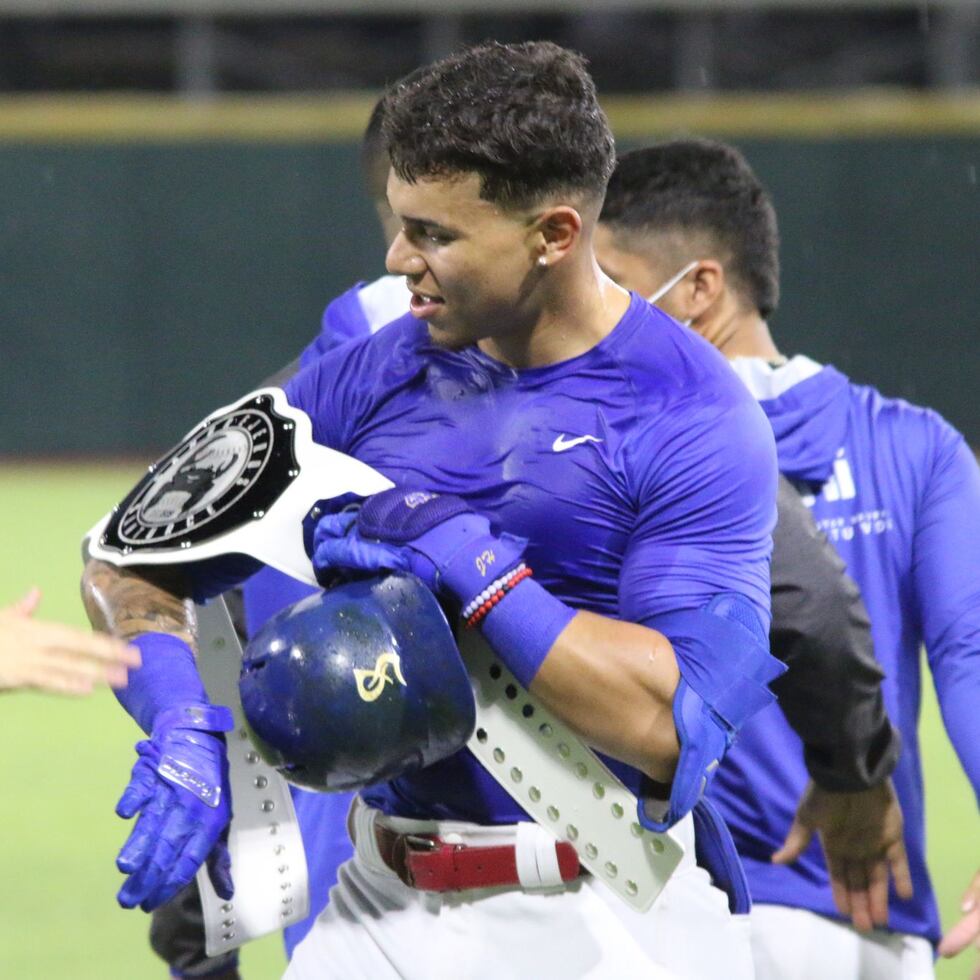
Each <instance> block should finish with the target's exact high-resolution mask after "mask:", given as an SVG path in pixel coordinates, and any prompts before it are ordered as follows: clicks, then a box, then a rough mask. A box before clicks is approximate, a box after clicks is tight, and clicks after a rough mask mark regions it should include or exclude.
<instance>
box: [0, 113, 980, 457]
mask: <svg viewBox="0 0 980 980" xmlns="http://www.w3.org/2000/svg"><path fill="white" fill-rule="evenodd" d="M370 104H371V100H370V99H369V98H364V97H342V98H337V99H333V100H295V99H294V100H258V99H252V100H244V99H235V100H227V101H224V100H222V101H220V102H216V103H206V104H203V105H182V104H180V103H175V102H169V101H166V100H156V99H89V100H74V101H71V100H67V101H66V100H51V99H11V100H6V101H0V221H2V226H0V227H2V231H3V234H2V235H0V256H2V259H0V287H2V288H0V323H2V328H0V329H2V332H3V338H2V344H0V406H2V425H0V453H4V454H41V455H51V454H72V455H74V454H120V453H125V454H131V453H137V454H146V453H149V452H151V451H154V450H157V449H160V448H163V447H165V446H166V445H168V444H169V443H171V442H172V441H174V440H175V439H176V437H178V436H179V435H180V434H182V433H183V431H185V430H186V429H187V428H188V427H189V426H190V425H192V424H193V423H194V422H195V421H196V420H197V419H198V418H199V417H200V416H201V415H203V414H204V413H205V412H206V411H208V410H209V409H210V408H213V407H215V406H216V405H219V404H222V403H224V402H226V401H228V400H230V399H232V398H234V397H235V396H236V395H237V394H239V393H241V392H242V391H244V390H247V389H248V388H249V387H250V386H252V385H254V384H255V383H256V382H258V381H259V380H260V379H262V378H263V377H264V376H266V375H267V374H269V373H271V372H272V371H274V370H275V369H277V368H278V367H280V366H281V365H282V364H284V363H286V362H288V361H289V360H291V359H292V358H293V357H294V356H295V355H296V353H297V352H298V351H299V350H300V349H301V348H302V347H303V346H304V345H305V343H306V342H307V341H308V340H309V339H310V338H311V337H312V336H313V335H314V334H315V333H316V331H317V330H318V329H319V322H320V314H321V312H322V309H323V306H324V304H325V302H326V301H327V300H328V299H329V298H330V297H332V296H334V295H335V294H337V293H338V292H340V291H342V290H343V289H345V288H346V287H347V286H349V285H350V284H351V283H353V282H355V281H356V280H358V279H370V278H372V277H374V276H376V275H378V274H380V273H381V271H382V265H383V256H382V244H381V239H380V234H379V232H378V230H377V228H376V226H375V223H374V218H373V214H372V211H371V208H370V206H369V204H368V203H367V201H366V200H365V199H364V197H363V194H362V193H361V190H360V182H359V176H358V154H357V136H358V133H359V131H360V128H361V126H362V125H363V122H364V120H365V119H366V116H367V112H368V110H369V108H370ZM608 109H609V113H610V118H611V119H612V121H613V125H614V129H615V130H616V132H617V136H618V138H619V139H620V143H621V145H622V146H624V147H632V146H636V145H642V143H643V142H644V141H649V140H652V139H656V138H659V137H663V136H666V135H673V134H678V133H682V132H701V133H706V134H712V135H718V136H720V137H722V138H727V139H730V140H732V141H733V142H736V143H737V144H738V145H740V146H741V147H742V148H743V149H744V151H745V152H746V154H747V155H748V157H749V159H750V161H751V162H752V163H753V164H754V166H755V167H756V169H757V171H758V172H759V174H760V176H761V177H762V179H763V180H764V182H765V183H766V184H767V185H768V186H769V188H770V189H771V191H772V193H773V195H774V197H775V201H776V205H777V208H778V211H779V215H780V221H781V228H782V237H783V270H784V274H783V302H782V306H781V309H780V311H779V312H778V314H777V315H776V317H775V318H774V320H773V324H772V325H773V328H774V333H775V334H776V336H777V339H778V342H779V344H780V346H781V347H782V348H783V349H784V350H785V351H786V352H796V351H804V352H806V353H809V354H810V355H811V356H813V357H816V358H817V359H820V360H826V361H831V362H833V363H835V364H837V365H838V366H839V367H841V368H842V369H843V370H845V371H847V372H848V373H850V374H851V375H852V376H854V377H855V378H856V379H860V380H863V381H867V382H869V383H872V384H875V385H877V386H878V387H880V388H881V389H882V390H883V391H885V392H886V393H887V394H890V395H898V396H902V397H906V398H909V399H911V400H914V401H917V402H922V403H926V404H929V405H931V406H933V407H935V408H937V409H938V410H939V411H941V412H942V413H943V414H944V415H946V416H947V417H948V418H949V419H950V420H951V421H952V422H954V423H955V424H956V425H957V426H958V427H959V428H960V429H962V430H963V431H964V432H965V434H966V435H967V436H968V438H969V439H970V441H971V442H972V443H973V444H974V445H976V444H978V443H980V395H978V392H980V269H978V246H980V97H964V98H961V99H955V100H950V99H945V100H944V99H931V100H930V99H926V98H923V97H920V98H912V97H911V96H901V95H887V96H884V95H866V96H860V97H852V98H849V99H848V98H845V99H841V98H824V97H816V96H814V97H809V98H805V99H801V98H774V99H768V100H763V99H758V98H756V99H747V98H730V99H727V100H717V101H716V100H706V99H686V100H684V99H659V100H653V99H650V100H643V99H634V100H615V99H613V100H609V102H608Z"/></svg>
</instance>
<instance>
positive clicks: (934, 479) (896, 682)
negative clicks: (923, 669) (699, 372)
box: [709, 357, 980, 942]
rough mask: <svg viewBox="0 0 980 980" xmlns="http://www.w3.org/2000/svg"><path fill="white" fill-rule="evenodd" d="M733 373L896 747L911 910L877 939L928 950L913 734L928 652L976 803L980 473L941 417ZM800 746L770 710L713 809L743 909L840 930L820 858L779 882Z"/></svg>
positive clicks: (744, 738) (931, 930)
mask: <svg viewBox="0 0 980 980" xmlns="http://www.w3.org/2000/svg"><path fill="white" fill-rule="evenodd" d="M733 366H734V367H735V369H736V371H737V372H738V373H739V375H740V376H741V377H742V378H743V380H745V381H746V383H747V384H748V385H749V387H750V390H752V391H753V393H754V394H755V395H756V396H757V397H758V398H759V399H760V404H761V406H762V408H763V409H764V411H765V412H766V415H767V416H768V417H769V420H770V422H771V423H772V426H773V429H774V431H775V434H776V441H777V450H778V454H779V466H780V469H781V471H782V472H783V473H784V474H785V475H786V476H788V477H789V478H790V479H793V480H795V481H797V485H798V486H801V487H802V489H803V491H804V492H805V493H806V492H809V494H810V496H809V497H808V499H807V502H808V503H809V504H810V505H811V507H812V510H813V516H814V519H815V521H816V523H817V525H818V526H819V527H820V528H821V529H822V530H823V531H824V532H825V533H826V535H827V537H828V538H829V539H830V541H831V543H832V544H833V545H834V547H835V548H836V549H837V551H838V552H839V554H840V555H841V557H842V558H843V559H844V561H845V563H846V565H847V570H848V572H849V574H850V575H851V576H852V577H853V578H854V579H855V580H856V581H857V583H858V585H859V586H860V588H861V592H862V594H863V596H864V601H865V604H866V606H867V609H868V612H869V614H870V617H871V624H872V635H873V638H874V647H875V654H876V656H877V658H878V660H879V661H880V663H881V665H882V667H883V668H884V671H885V681H884V687H883V689H884V696H885V703H886V706H887V710H888V714H889V716H890V718H891V720H892V722H893V723H894V724H895V725H896V726H897V727H898V728H899V730H900V732H901V735H902V751H901V755H900V757H899V761H898V765H897V768H896V769H895V772H894V774H893V778H894V781H895V787H896V790H897V792H898V796H899V799H900V801H901V804H902V810H903V812H904V815H905V843H906V847H907V849H908V855H909V861H910V865H911V869H912V876H913V882H914V886H915V895H914V897H913V898H912V899H911V900H908V901H905V900H899V899H898V898H897V897H896V896H895V894H894V892H893V893H892V895H891V907H890V915H889V927H890V928H891V929H893V930H895V931H899V932H907V933H912V934H915V935H919V936H924V937H926V938H928V939H930V940H931V941H932V942H936V941H937V940H938V938H939V936H940V925H939V916H938V912H937V908H936V901H935V897H934V895H933V892H932V887H931V884H930V881H929V876H928V873H927V871H926V865H925V839H924V812H923V809H924V808H923V786H922V772H921V766H920V758H919V743H918V736H917V731H916V727H917V721H918V712H919V700H920V682H921V678H920V670H919V663H920V660H919V651H920V645H923V644H924V645H925V647H926V651H927V656H928V662H929V666H930V669H931V671H932V674H933V679H934V681H935V685H936V690H937V693H938V697H939V703H940V706H941V709H942V714H943V719H944V722H945V724H946V728H947V731H948V733H949V735H950V738H951V740H952V742H953V745H954V747H955V748H956V751H957V753H958V754H959V757H960V760H961V762H962V764H963V767H964V769H965V770H966V773H967V775H968V777H969V778H970V780H971V782H972V784H973V787H974V790H975V791H978V790H980V711H978V708H977V706H978V705H980V471H978V467H977V463H976V460H975V459H974V457H973V454H972V453H971V452H970V450H969V448H968V447H967V445H966V444H965V442H964V440H963V438H962V436H961V435H960V434H959V433H958V432H957V431H956V430H955V429H953V428H952V426H950V425H949V424H948V423H947V422H945V421H944V420H943V419H942V418H941V417H940V416H939V415H937V414H936V413H935V412H932V411H930V410H927V409H923V408H918V407H915V406H913V405H910V404H908V403H907V402H904V401H900V400H896V399H889V398H885V397H883V396H882V395H881V394H880V393H879V392H877V391H876V390H875V389H873V388H869V387H863V386H859V385H855V384H853V383H851V382H850V381H849V380H848V379H847V378H846V377H845V376H844V375H843V374H841V373H840V372H838V371H836V370H835V369H834V368H832V367H821V366H820V365H818V364H816V363H815V362H813V361H810V360H808V359H807V358H801V357H798V358H793V359H792V360H791V361H790V362H789V364H787V365H786V366H785V367H782V368H777V369H775V370H773V369H771V368H769V367H768V366H767V365H765V364H764V362H759V361H758V360H757V359H747V358H745V359H742V358H740V359H737V360H735V361H734V362H733ZM806 779H807V774H806V770H805V768H804V765H803V760H802V751H801V745H800V741H799V739H798V738H797V736H796V735H795V734H794V733H793V732H792V730H791V729H790V727H789V725H788V724H787V723H786V721H785V718H784V717H783V715H782V713H781V712H780V711H779V710H778V708H775V707H770V708H767V709H765V710H763V711H762V712H760V713H759V714H758V715H757V716H756V717H755V718H753V719H752V720H751V721H750V722H749V723H748V724H747V725H746V726H745V728H744V729H743V731H742V734H741V736H740V739H739V741H738V743H737V744H736V745H735V747H734V748H733V749H732V751H730V752H729V754H728V756H727V757H726V759H725V762H724V763H723V764H722V766H721V767H720V771H719V773H718V775H717V778H716V779H715V781H714V783H713V784H712V789H711V791H710V793H709V795H710V796H711V797H712V799H713V800H714V801H715V802H716V803H717V804H718V805H719V807H720V808H721V810H722V812H723V814H724V816H725V819H726V822H727V823H728V825H729V827H730V828H731V830H732V834H733V836H734V838H735V842H736V845H737V846H738V849H739V853H740V854H741V856H742V860H743V863H744V865H745V869H746V871H747V873H748V877H749V882H750V886H751V891H752V898H753V900H754V901H755V902H764V903H773V904H780V905H789V906H796V907H801V908H806V909H810V910H812V911H814V912H818V913H820V914H823V915H827V916H832V917H834V918H840V916H839V914H838V913H837V911H836V909H835V906H834V903H833V900H832V897H831V892H830V887H829V883H828V876H827V871H826V867H825V865H824V862H823V859H822V855H821V852H820V849H819V846H818V844H817V843H816V842H814V844H813V845H812V846H811V847H810V848H809V849H808V850H807V851H806V853H805V854H804V855H803V856H802V857H801V859H800V860H799V861H798V862H796V863H795V864H794V865H793V866H791V867H778V866H775V865H773V864H771V862H770V860H769V859H770V856H771V855H772V853H773V852H774V851H776V850H777V849H778V848H779V846H780V845H781V844H782V841H783V839H784V837H785V834H786V832H787V830H788V829H789V825H790V822H791V819H792V816H793V813H794V812H795V808H796V804H797V802H798V800H799V798H800V794H801V792H802V790H803V787H804V785H805V783H806Z"/></svg>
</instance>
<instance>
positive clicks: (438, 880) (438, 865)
mask: <svg viewBox="0 0 980 980" xmlns="http://www.w3.org/2000/svg"><path fill="white" fill-rule="evenodd" d="M374 835H375V838H376V839H377V842H378V850H379V851H380V853H381V859H382V860H383V861H384V863H385V864H387V865H388V867H389V868H391V870H392V871H394V872H395V874H396V875H398V877H399V878H400V879H401V880H402V881H403V882H404V883H405V884H406V885H408V886H409V887H411V888H418V889H420V890H421V891H427V892H455V891H465V890H466V889H468V888H498V887H501V886H508V885H509V886H513V885H519V884H520V879H519V878H518V877H517V853H516V848H515V846H514V845H513V844H497V845H493V846H490V847H479V846H471V845H468V844H449V843H447V842H446V841H444V840H441V839H440V838H439V837H435V836H430V835H416V834H401V833H398V832H397V831H395V830H392V829H391V828H390V827H384V826H382V825H381V824H378V823H376V824H375V825H374ZM555 853H556V854H557V856H558V870H559V872H560V874H561V880H562V881H574V879H575V878H577V877H578V876H579V874H580V873H581V867H580V865H579V861H578V855H577V854H576V853H575V848H574V847H572V845H571V844H569V843H568V841H557V842H556V843H555Z"/></svg>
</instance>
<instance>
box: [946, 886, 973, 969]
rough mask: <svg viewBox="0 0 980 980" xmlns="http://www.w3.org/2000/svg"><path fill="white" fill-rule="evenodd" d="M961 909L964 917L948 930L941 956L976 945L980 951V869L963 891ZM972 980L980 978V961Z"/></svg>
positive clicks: (960, 951) (953, 953)
mask: <svg viewBox="0 0 980 980" xmlns="http://www.w3.org/2000/svg"><path fill="white" fill-rule="evenodd" d="M960 911H961V912H962V913H963V916H962V918H961V919H960V920H959V922H957V923H956V924H955V925H954V926H953V927H952V928H950V929H947V930H946V934H945V935H944V936H943V938H942V941H941V942H940V943H939V955H940V956H945V957H952V956H957V955H959V954H960V953H962V952H963V950H965V949H967V948H968V947H969V946H975V947H976V948H977V950H978V951H980V871H978V872H977V873H976V874H975V875H974V876H973V881H971V882H970V887H969V888H967V890H966V891H965V892H964V893H963V900H962V901H961V902H960ZM971 980H980V962H978V963H977V965H976V967H975V968H974V971H973V973H972V974H971Z"/></svg>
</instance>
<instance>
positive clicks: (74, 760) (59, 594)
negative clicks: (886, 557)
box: [0, 463, 980, 980]
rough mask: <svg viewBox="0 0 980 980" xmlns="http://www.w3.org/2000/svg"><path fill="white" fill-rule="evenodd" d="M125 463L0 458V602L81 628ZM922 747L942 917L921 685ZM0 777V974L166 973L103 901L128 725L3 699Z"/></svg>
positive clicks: (248, 971)
mask: <svg viewBox="0 0 980 980" xmlns="http://www.w3.org/2000/svg"><path fill="white" fill-rule="evenodd" d="M137 474H138V470H137V469H136V468H134V467H132V466H130V467H125V466H116V467H104V468H99V467H91V466H81V465H79V466H68V465H65V466H61V465H45V466H22V465H17V464H11V463H3V464H0V514H2V515H3V516H2V518H0V547H2V554H3V562H2V565H0V605H6V604H8V603H9V602H12V601H13V600H14V599H15V598H16V597H18V596H19V595H20V594H22V593H23V592H25V591H26V590H27V589H28V588H29V587H30V586H31V585H34V584H37V585H39V586H41V587H42V589H43V590H44V592H45V598H44V601H43V602H42V605H41V610H40V614H41V615H43V616H44V617H47V618H52V619H60V620H64V621H66V622H72V623H76V624H79V625H80V624H82V622H83V621H84V615H83V612H82V609H81V605H80V602H79V600H78V587H77V581H78V573H79V569H80V561H79V541H80V539H81V537H82V535H83V533H84V532H85V531H86V530H87V529H88V528H89V527H90V526H91V525H92V524H94V523H95V521H96V520H97V519H98V518H99V517H100V516H101V515H102V514H103V513H105V511H106V510H107V509H108V508H109V506H110V505H111V504H112V503H114V502H115V501H117V500H118V499H119V498H120V497H121V496H122V494H123V492H124V491H125V490H126V489H127V488H128V487H129V486H130V485H131V483H132V482H133V479H134V477H135V476H136V475H137ZM926 688H927V693H926V703H925V704H924V706H923V718H922V729H921V730H922V741H923V752H924V756H925V772H926V783H927V799H928V806H927V811H928V820H929V853H930V862H931V865H932V869H933V874H934V877H935V882H936V886H937V889H938V892H939V899H940V906H941V909H942V914H943V921H944V923H947V924H948V923H950V922H952V921H953V919H954V917H955V912H956V907H957V904H958V901H959V893H960V891H961V890H962V889H963V888H964V887H965V886H966V884H967V882H968V880H969V876H970V875H971V874H972V873H973V871H975V870H976V868H977V866H978V863H980V849H978V844H977V841H978V834H977V812H976V804H975V802H974V800H973V795H972V792H971V791H970V789H969V786H968V785H967V782H966V780H965V778H964V776H963V774H962V772H961V770H960V769H959V766H958V763H957V762H956V759H955V757H954V755H953V753H952V750H951V749H950V747H949V744H948V742H947V741H946V738H945V736H944V735H943V733H942V729H941V724H940V721H939V716H938V711H937V709H936V706H935V701H934V698H933V696H932V689H931V686H930V685H928V684H927V685H926ZM2 710H3V732H4V739H3V749H2V751H0V779H2V784H3V797H4V799H5V800H6V803H5V806H4V809H5V811H6V813H7V817H6V818H5V819H6V820H7V831H6V832H5V833H4V834H3V835H2V839H0V855H2V864H0V867H2V868H3V872H4V873H5V875H6V877H7V886H6V887H5V889H4V899H3V910H2V915H0V977H2V978H4V980H39V978H40V980H144V978H146V980H149V978H163V977H165V976H166V971H165V969H164V968H163V966H162V964H161V963H160V962H159V961H158V960H157V959H156V958H155V957H154V956H153V954H152V953H151V952H150V951H149V947H148V946H147V943H146V929H147V924H148V921H149V920H148V918H147V917H146V916H144V915H143V913H141V912H138V911H136V912H123V911H122V910H120V909H119V908H118V907H117V905H116V902H115V898H114V895H115V891H116V889H117V888H118V886H119V884H120V881H121V876H120V875H119V874H118V873H117V872H116V871H115V866H114V858H115V854H116V851H117V849H118V848H119V846H120V844H121V843H122V842H123V840H124V839H125V836H126V825H125V824H124V823H123V822H122V821H120V820H118V819H117V818H116V817H115V816H113V813H112V810H113V807H114V805H115V802H116V799H117V797H118V794H119V792H120V791H121V789H122V787H123V786H124V784H125V780H126V777H127V775H128V773H129V769H130V767H131V765H132V762H133V760H134V756H133V752H132V745H133V742H134V741H135V740H136V738H137V737H138V730H137V729H136V726H135V725H134V724H133V722H131V721H130V720H129V719H128V717H127V716H126V715H125V713H124V712H123V711H121V710H120V709H119V708H118V706H117V705H116V703H115V701H114V699H113V697H112V695H111V694H108V693H106V692H101V693H99V694H98V695H96V696H94V697H92V698H90V699H88V700H84V701H72V700H61V699H55V698H46V697H41V696H37V695H28V694H18V695H7V696H6V697H5V698H4V702H3V705H2ZM970 957H971V954H969V953H967V954H964V957H961V958H960V959H959V960H957V961H953V962H944V963H941V964H940V966H939V969H938V976H939V977H940V978H942V980H966V978H968V977H969V974H970V968H971V966H972V963H973V960H972V959H971V958H970ZM283 962H284V960H283V955H282V952H281V944H280V943H279V940H278V938H277V937H269V938H267V939H265V940H262V941H261V942H258V943H255V944H254V945H252V946H250V947H248V948H247V949H246V950H245V951H244V954H243V975H244V976H245V977H246V978H247V980H270V978H273V977H277V976H279V974H280V973H281V972H282V964H283Z"/></svg>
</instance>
